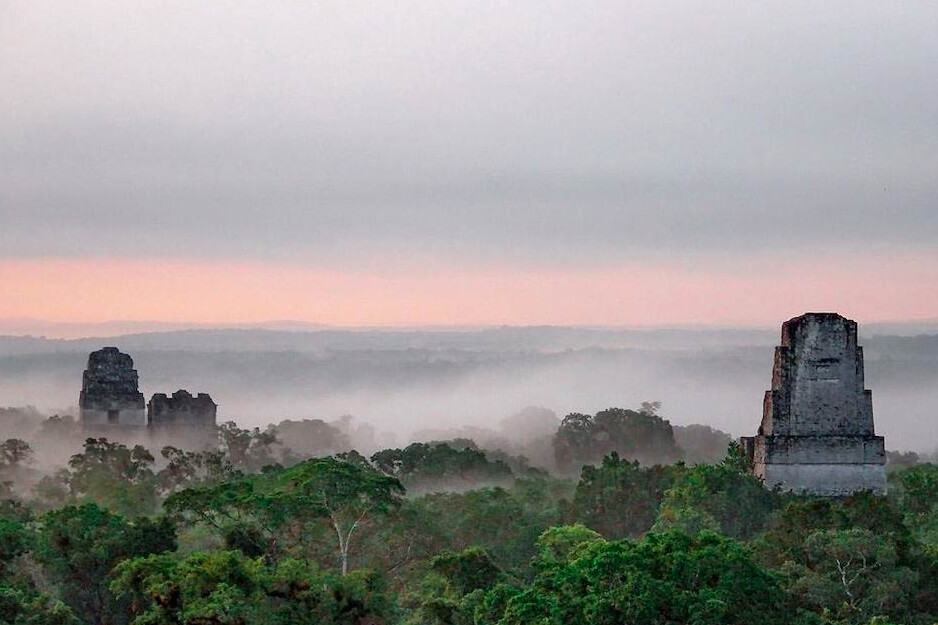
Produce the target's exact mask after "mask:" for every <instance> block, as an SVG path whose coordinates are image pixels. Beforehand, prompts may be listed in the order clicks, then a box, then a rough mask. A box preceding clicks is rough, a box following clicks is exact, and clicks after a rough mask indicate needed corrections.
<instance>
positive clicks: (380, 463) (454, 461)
mask: <svg viewBox="0 0 938 625" xmlns="http://www.w3.org/2000/svg"><path fill="white" fill-rule="evenodd" d="M371 461H372V462H373V463H374V465H375V466H376V467H377V468H378V469H379V470H381V471H383V472H384V473H387V474H388V475H393V476H394V477H396V478H398V479H400V480H401V481H402V482H403V483H404V484H406V485H407V486H408V487H409V488H421V489H424V490H429V489H439V490H444V489H447V487H448V488H449V489H454V488H457V489H458V488H465V487H467V486H468V487H471V486H474V485H477V484H479V483H480V482H481V483H486V482H488V483H493V482H504V481H507V480H510V479H512V477H513V475H512V472H511V469H510V468H509V466H508V465H507V464H506V463H505V462H503V461H501V460H494V461H492V460H489V458H488V457H486V454H485V452H483V451H480V450H479V449H477V448H476V447H475V445H474V443H472V441H468V442H467V443H464V444H462V445H458V444H454V445H450V444H447V443H413V444H411V445H408V446H407V447H406V448H404V449H385V450H383V451H379V452H377V453H376V454H374V455H373V456H372V457H371Z"/></svg>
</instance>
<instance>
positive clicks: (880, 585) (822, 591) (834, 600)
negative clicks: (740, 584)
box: [786, 528, 919, 623]
mask: <svg viewBox="0 0 938 625" xmlns="http://www.w3.org/2000/svg"><path fill="white" fill-rule="evenodd" d="M804 547H805V550H806V553H807V556H808V559H807V565H797V564H794V563H791V564H789V565H788V566H787V567H786V571H787V573H788V574H789V575H790V576H792V577H793V578H794V581H793V583H792V586H791V589H792V592H793V593H795V594H796V595H797V596H799V597H801V599H802V601H803V603H804V604H805V605H806V607H809V608H813V609H814V610H817V611H819V612H820V611H823V610H828V611H831V612H832V613H833V615H834V617H835V618H836V619H838V620H844V621H846V622H851V623H863V622H867V621H869V620H870V619H871V618H873V617H875V616H890V617H893V618H899V619H906V618H909V617H910V616H912V613H913V605H914V594H915V592H916V589H917V586H918V581H919V579H918V574H917V573H916V572H915V571H913V570H912V569H910V568H908V567H906V566H901V565H900V564H899V563H898V556H897V554H896V549H895V545H893V544H892V543H891V541H889V540H888V539H884V538H881V537H878V536H876V535H875V534H874V533H873V532H871V531H870V530H866V529H858V528H853V529H846V530H843V529H842V530H817V531H814V532H811V533H810V534H809V535H808V537H807V538H806V539H805V542H804Z"/></svg>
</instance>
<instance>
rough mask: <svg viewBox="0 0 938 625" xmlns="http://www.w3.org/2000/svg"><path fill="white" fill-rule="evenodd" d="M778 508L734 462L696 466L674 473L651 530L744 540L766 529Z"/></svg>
mask: <svg viewBox="0 0 938 625" xmlns="http://www.w3.org/2000/svg"><path fill="white" fill-rule="evenodd" d="M777 505H778V498H777V497H776V496H775V495H774V494H773V493H772V492H771V491H768V490H766V489H765V487H764V486H763V485H762V483H761V482H760V481H759V480H758V479H756V478H755V477H753V476H752V475H750V474H748V473H744V472H741V471H740V470H739V466H738V464H737V463H736V462H734V461H732V460H730V461H728V462H725V463H723V464H720V465H709V464H698V465H694V466H692V467H685V468H683V469H681V470H679V471H677V472H676V475H675V478H674V481H673V483H672V485H671V487H670V488H669V489H668V490H667V491H666V492H665V494H664V497H663V499H662V501H661V507H660V508H659V510H658V518H657V521H656V522H655V526H654V528H655V530H659V531H660V530H667V529H679V530H681V531H684V532H687V533H690V534H694V533H696V532H698V531H701V530H705V529H706V530H714V531H720V532H723V533H724V534H726V535H728V536H731V537H733V538H742V539H747V538H751V537H752V536H754V535H755V534H756V533H757V532H759V531H761V530H762V529H764V528H765V527H766V525H767V524H768V522H769V520H770V518H771V516H772V513H773V512H774V511H775V509H776V507H777Z"/></svg>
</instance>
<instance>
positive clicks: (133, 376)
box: [78, 347, 147, 427]
mask: <svg viewBox="0 0 938 625" xmlns="http://www.w3.org/2000/svg"><path fill="white" fill-rule="evenodd" d="M137 384H138V376H137V370H136V369H134V361H133V359H132V358H131V357H130V356H129V355H128V354H125V353H123V352H121V351H120V350H118V349H117V348H116V347H105V348H104V349H100V350H98V351H96V352H91V354H90V355H89V356H88V368H87V369H85V373H84V376H83V378H82V386H81V394H80V395H79V397H78V409H79V419H80V421H81V423H82V425H84V426H99V425H125V426H140V427H145V426H146V424H147V415H146V405H145V403H144V400H143V393H141V392H140V390H139V389H138V388H137Z"/></svg>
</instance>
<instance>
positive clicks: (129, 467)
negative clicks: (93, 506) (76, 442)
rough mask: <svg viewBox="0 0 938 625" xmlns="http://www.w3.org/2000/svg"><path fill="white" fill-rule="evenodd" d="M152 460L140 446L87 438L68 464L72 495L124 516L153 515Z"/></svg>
mask: <svg viewBox="0 0 938 625" xmlns="http://www.w3.org/2000/svg"><path fill="white" fill-rule="evenodd" d="M153 461H154V459H153V456H152V455H151V454H150V452H149V451H147V449H146V448H145V447H143V446H142V445H134V447H133V448H128V447H127V446H125V445H122V444H121V443H112V442H110V441H108V440H107V439H106V438H89V439H86V440H85V445H84V451H82V453H79V454H75V455H74V456H72V458H71V460H69V461H68V464H69V466H70V467H71V469H72V473H71V476H70V482H69V485H70V488H71V494H72V496H73V497H75V498H76V499H78V500H86V501H93V502H95V503H97V504H99V505H102V506H104V507H106V508H109V509H111V510H113V511H115V512H117V513H119V514H123V515H126V516H135V515H141V514H153V513H154V512H155V511H156V505H157V498H156V489H155V485H154V483H153V470H152V466H153Z"/></svg>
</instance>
